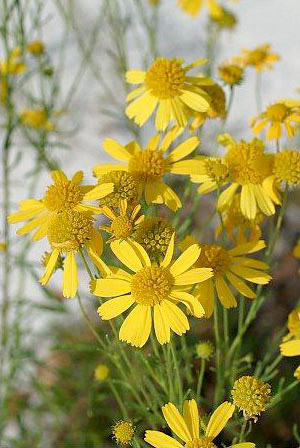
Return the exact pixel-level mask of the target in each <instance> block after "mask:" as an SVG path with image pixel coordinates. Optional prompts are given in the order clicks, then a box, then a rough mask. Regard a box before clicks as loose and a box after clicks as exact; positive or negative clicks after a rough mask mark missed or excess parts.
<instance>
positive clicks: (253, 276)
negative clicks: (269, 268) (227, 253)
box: [230, 265, 272, 285]
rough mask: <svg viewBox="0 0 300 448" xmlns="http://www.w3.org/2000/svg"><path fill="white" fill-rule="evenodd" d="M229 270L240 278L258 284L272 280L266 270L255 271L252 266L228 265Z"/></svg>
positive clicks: (264, 283)
mask: <svg viewBox="0 0 300 448" xmlns="http://www.w3.org/2000/svg"><path fill="white" fill-rule="evenodd" d="M230 270H231V271H232V272H234V273H235V274H237V275H239V276H240V277H242V278H245V279H246V280H248V281H249V282H252V283H257V284H258V285H266V284H267V283H269V282H270V280H272V277H271V276H270V275H269V274H267V273H266V272H262V271H257V270H255V269H252V268H247V267H244V266H235V265H232V266H230Z"/></svg>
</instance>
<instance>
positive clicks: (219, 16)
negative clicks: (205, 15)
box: [209, 6, 237, 29]
mask: <svg viewBox="0 0 300 448" xmlns="http://www.w3.org/2000/svg"><path fill="white" fill-rule="evenodd" d="M209 17H210V19H211V20H212V21H213V22H215V23H216V24H217V25H218V26H219V27H220V28H223V29H232V28H234V27H235V26H236V24H237V19H236V16H235V15H234V14H233V13H232V12H231V11H229V9H227V8H224V7H223V6H219V8H217V9H214V10H212V11H211V12H210V14H209Z"/></svg>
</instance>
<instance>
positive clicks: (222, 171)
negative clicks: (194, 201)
mask: <svg viewBox="0 0 300 448" xmlns="http://www.w3.org/2000/svg"><path fill="white" fill-rule="evenodd" d="M204 165H205V171H206V174H207V175H208V176H209V177H210V178H211V179H213V180H214V181H215V182H217V184H219V185H222V184H224V183H226V182H228V180H229V173H228V167H227V166H226V165H225V164H224V163H222V161H221V160H213V159H209V158H207V159H206V160H205V161H204Z"/></svg>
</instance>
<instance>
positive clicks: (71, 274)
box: [63, 250, 78, 298]
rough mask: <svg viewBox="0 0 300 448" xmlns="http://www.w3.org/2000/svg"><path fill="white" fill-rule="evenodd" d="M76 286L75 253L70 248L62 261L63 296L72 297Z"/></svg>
mask: <svg viewBox="0 0 300 448" xmlns="http://www.w3.org/2000/svg"><path fill="white" fill-rule="evenodd" d="M77 287H78V271H77V264H76V260H75V254H74V252H73V251H72V250H71V251H69V252H68V253H67V256H66V258H65V261H64V275H63V295H64V297H67V298H69V297H74V296H75V294H76V292H77Z"/></svg>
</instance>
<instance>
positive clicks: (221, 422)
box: [205, 401, 235, 439]
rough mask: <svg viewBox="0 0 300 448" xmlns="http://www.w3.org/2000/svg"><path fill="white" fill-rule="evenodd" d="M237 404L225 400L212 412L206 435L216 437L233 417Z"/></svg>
mask: <svg viewBox="0 0 300 448" xmlns="http://www.w3.org/2000/svg"><path fill="white" fill-rule="evenodd" d="M234 409H235V406H234V404H231V403H229V402H228V401H225V402H224V403H222V404H221V405H220V406H219V407H218V408H217V409H216V410H215V412H214V413H213V414H212V416H211V417H210V420H209V422H208V425H207V428H206V433H205V435H206V437H211V438H212V439H214V438H216V437H217V435H218V434H220V432H221V431H222V429H223V428H224V427H225V426H226V424H227V422H228V420H229V419H230V418H231V417H232V414H233V412H234Z"/></svg>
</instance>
